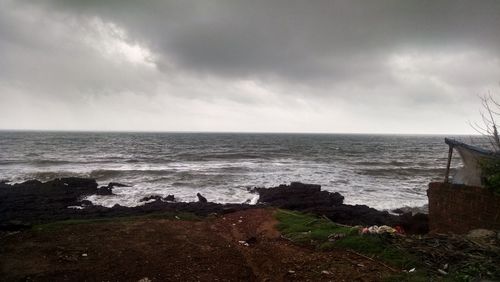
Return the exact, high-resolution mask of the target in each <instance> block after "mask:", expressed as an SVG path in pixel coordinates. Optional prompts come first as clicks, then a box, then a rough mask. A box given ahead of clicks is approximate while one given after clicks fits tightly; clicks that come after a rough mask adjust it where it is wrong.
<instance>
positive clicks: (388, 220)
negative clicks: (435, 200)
mask: <svg viewBox="0 0 500 282" xmlns="http://www.w3.org/2000/svg"><path fill="white" fill-rule="evenodd" d="M254 190H255V191H256V192H258V193H259V195H260V198H259V203H264V204H268V205H271V206H274V207H278V208H284V209H291V210H298V211H304V212H310V213H313V214H316V215H320V216H326V217H328V218H329V219H331V220H332V221H334V222H337V223H341V224H346V225H364V226H371V225H389V226H396V225H399V226H401V227H403V229H404V230H405V231H406V232H408V233H412V234H425V233H427V232H428V231H429V227H428V216H427V215H426V214H421V213H417V214H415V215H413V214H412V212H406V213H403V214H401V215H393V214H390V213H389V212H387V211H379V210H376V209H374V208H370V207H368V206H366V205H346V204H344V203H343V201H344V197H343V196H342V195H341V194H339V193H337V192H328V191H322V190H321V186H320V185H315V184H303V183H299V182H292V183H291V184H290V185H280V186H278V187H274V188H255V189H254Z"/></svg>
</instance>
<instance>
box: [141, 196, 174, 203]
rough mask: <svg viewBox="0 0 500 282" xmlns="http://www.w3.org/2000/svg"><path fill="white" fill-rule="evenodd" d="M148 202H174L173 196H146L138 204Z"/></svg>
mask: <svg viewBox="0 0 500 282" xmlns="http://www.w3.org/2000/svg"><path fill="white" fill-rule="evenodd" d="M150 200H155V201H163V202H173V201H175V196H174V195H168V196H166V197H162V196H160V195H151V196H146V197H144V198H142V199H140V200H139V202H147V201H150Z"/></svg>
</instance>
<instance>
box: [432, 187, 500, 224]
mask: <svg viewBox="0 0 500 282" xmlns="http://www.w3.org/2000/svg"><path fill="white" fill-rule="evenodd" d="M427 196H428V197H429V229H430V230H431V232H438V233H449V232H452V233H466V232H468V231H469V230H472V229H477V228H485V229H492V230H500V196H499V195H496V194H494V193H493V192H491V191H489V190H488V189H486V188H481V187H473V186H465V185H456V184H445V183H440V182H432V183H430V184H429V189H428V190H427Z"/></svg>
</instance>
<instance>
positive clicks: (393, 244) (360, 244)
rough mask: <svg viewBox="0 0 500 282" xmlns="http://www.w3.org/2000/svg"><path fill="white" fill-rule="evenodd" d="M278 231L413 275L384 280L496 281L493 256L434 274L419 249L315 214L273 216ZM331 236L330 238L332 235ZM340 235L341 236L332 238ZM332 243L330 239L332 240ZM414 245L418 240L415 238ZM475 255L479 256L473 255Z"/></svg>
mask: <svg viewBox="0 0 500 282" xmlns="http://www.w3.org/2000/svg"><path fill="white" fill-rule="evenodd" d="M276 218H277V219H278V221H279V224H278V226H277V227H278V229H279V230H280V232H281V233H282V235H283V236H284V237H285V238H288V239H290V240H291V241H293V242H296V243H298V244H303V245H308V246H313V247H315V248H317V249H318V250H331V249H335V248H339V249H347V250H352V251H355V252H357V253H359V254H362V255H365V256H367V257H371V258H374V259H378V260H380V261H383V262H386V263H387V264H389V265H392V266H394V267H396V268H399V269H406V270H410V269H412V268H416V271H413V272H400V273H398V274H396V275H394V276H391V277H389V278H387V281H475V280H476V279H478V278H488V279H489V278H493V279H495V278H498V277H499V275H500V270H499V269H498V267H496V265H495V261H497V260H495V259H494V258H495V257H496V256H495V255H494V256H493V257H487V256H486V257H485V258H484V259H480V261H479V262H477V260H476V259H475V258H474V256H473V255H471V257H470V258H468V259H465V260H464V261H460V262H456V263H454V265H450V268H449V269H448V270H447V272H448V274H447V275H445V276H444V275H441V274H438V273H437V272H436V270H437V268H436V267H435V266H434V267H429V266H428V265H426V264H424V263H423V261H424V260H425V258H424V257H423V256H422V254H421V253H419V252H418V246H417V245H415V246H414V247H412V246H406V247H403V245H401V244H398V243H397V241H398V240H391V238H392V237H391V235H388V234H385V235H384V234H365V235H360V234H359V232H358V230H359V229H357V228H352V227H346V226H343V225H338V224H335V223H333V222H332V221H330V220H328V219H323V218H318V217H316V216H314V215H310V214H303V213H299V212H291V211H286V210H279V211H278V212H277V214H276ZM332 234H333V235H332ZM335 234H341V235H337V236H336V235H335ZM332 236H333V237H334V238H335V240H329V239H330V238H331V237H332ZM408 239H410V240H415V242H417V241H419V240H418V239H411V237H408ZM475 255H476V256H477V255H478V254H475Z"/></svg>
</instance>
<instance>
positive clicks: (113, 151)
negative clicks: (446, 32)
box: [0, 132, 458, 209]
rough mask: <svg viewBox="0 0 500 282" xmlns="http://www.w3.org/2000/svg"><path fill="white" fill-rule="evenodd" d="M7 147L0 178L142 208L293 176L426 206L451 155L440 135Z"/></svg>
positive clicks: (92, 141) (155, 138)
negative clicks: (109, 191) (91, 184)
mask: <svg viewBox="0 0 500 282" xmlns="http://www.w3.org/2000/svg"><path fill="white" fill-rule="evenodd" d="M0 148H1V150H0V179H8V180H11V181H14V182H21V181H24V180H28V179H39V180H44V181H46V180H50V179H53V178H56V177H66V176H79V177H92V178H95V179H96V180H97V181H98V182H99V184H100V185H106V184H107V183H108V182H120V183H123V184H127V185H130V187H115V188H114V189H113V192H114V193H115V194H116V195H114V196H97V195H93V196H89V197H88V198H87V199H88V200H90V201H92V202H93V203H94V204H99V205H103V206H107V207H110V206H113V205H115V204H119V205H123V206H135V205H141V204H144V202H140V199H142V198H143V197H145V196H147V195H152V194H158V195H162V196H167V195H170V194H173V195H175V198H176V199H177V200H178V201H196V200H197V197H196V193H198V192H199V193H201V194H202V195H204V196H205V197H206V198H207V199H208V200H209V201H213V202H219V203H245V202H249V203H255V202H256V201H257V196H256V194H253V193H251V192H249V188H253V187H272V186H277V185H279V184H287V183H290V182H292V181H300V182H304V183H314V184H320V185H322V187H323V189H325V190H328V191H332V192H340V193H341V194H342V195H344V197H345V202H346V203H348V204H366V205H368V206H372V207H375V208H378V209H393V208H397V207H401V206H421V205H423V204H425V203H426V202H427V197H426V189H427V183H429V182H430V181H431V180H433V179H434V180H435V179H441V178H442V173H443V169H442V168H444V166H445V164H446V156H447V147H446V145H445V144H444V142H443V138H442V137H432V136H384V135H373V136H369V135H326V134H325V135H310V134H309V135H308V134H303V135H299V134H183V133H178V134H174V133H165V134H148V133H142V134H136V133H134V134H132V133H130V134H128V133H64V132H37V133H35V132H29V133H27V132H24V133H23V132H0ZM453 164H454V165H458V162H457V160H454V162H453Z"/></svg>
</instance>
